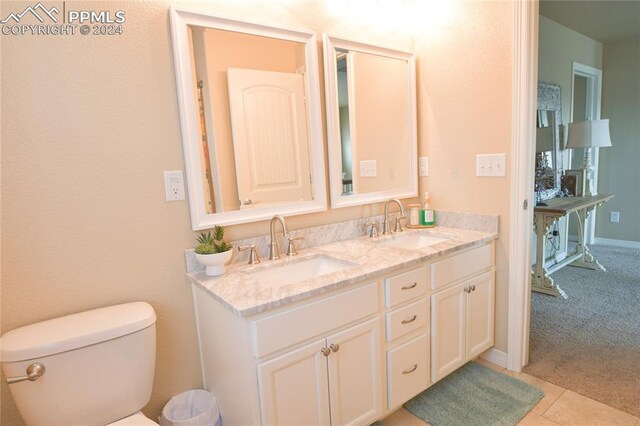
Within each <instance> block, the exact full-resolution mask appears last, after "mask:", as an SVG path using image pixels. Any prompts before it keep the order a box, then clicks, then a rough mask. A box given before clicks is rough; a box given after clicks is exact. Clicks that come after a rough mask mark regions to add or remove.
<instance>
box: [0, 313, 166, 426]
mask: <svg viewBox="0 0 640 426" xmlns="http://www.w3.org/2000/svg"><path fill="white" fill-rule="evenodd" d="M155 322H156V314H155V312H154V310H153V308H152V307H151V305H149V304H148V303H144V302H133V303H125V304H122V305H116V306H108V307H105V308H100V309H95V310H92V311H87V312H81V313H78V314H73V315H68V316H65V317H61V318H55V319H52V320H49V321H43V322H39V323H36V324H31V325H28V326H25V327H21V328H18V329H15V330H11V331H9V332H8V333H6V334H5V335H4V336H2V339H1V340H0V344H1V350H0V360H1V361H2V368H3V371H4V374H5V376H6V377H7V378H14V377H19V376H25V375H26V370H27V368H28V367H29V366H30V365H31V364H34V363H41V364H42V365H44V367H45V369H46V371H45V373H44V374H43V375H42V376H41V377H39V378H38V379H37V380H35V381H29V380H25V381H22V382H19V383H14V384H11V385H9V389H10V390H11V395H12V396H13V399H14V401H15V403H16V405H17V406H18V410H19V411H20V414H21V415H22V418H23V419H24V421H25V422H26V423H27V424H28V425H83V426H84V425H105V424H108V423H111V422H114V421H116V420H119V419H121V418H124V417H127V416H129V415H131V414H133V413H135V412H136V411H138V410H140V409H141V408H142V407H144V406H145V405H146V404H147V403H148V402H149V398H150V397H151V388H152V386H153V375H154V370H155V350H156V331H155Z"/></svg>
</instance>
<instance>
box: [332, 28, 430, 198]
mask: <svg viewBox="0 0 640 426" xmlns="http://www.w3.org/2000/svg"><path fill="white" fill-rule="evenodd" d="M323 41H324V76H325V90H326V103H327V132H328V145H329V146H328V151H329V181H330V193H331V206H332V207H334V208H339V207H346V206H354V205H359V204H368V203H373V202H377V201H384V200H388V199H390V198H409V197H416V196H417V195H418V173H417V164H418V144H417V130H416V77H415V59H414V55H413V54H412V53H410V52H404V51H399V50H394V49H389V48H385V47H379V46H374V45H370V44H365V43H360V42H356V41H352V40H347V39H344V38H339V37H334V36H331V35H327V34H324V35H323Z"/></svg>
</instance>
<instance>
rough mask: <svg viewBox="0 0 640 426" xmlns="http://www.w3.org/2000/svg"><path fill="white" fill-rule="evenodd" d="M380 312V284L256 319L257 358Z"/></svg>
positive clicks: (368, 285) (254, 335)
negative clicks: (378, 289)
mask: <svg viewBox="0 0 640 426" xmlns="http://www.w3.org/2000/svg"><path fill="white" fill-rule="evenodd" d="M377 311H378V291H377V283H375V282H374V283H370V284H367V285H364V286H362V287H358V288H356V289H353V290H349V291H347V292H344V293H340V294H338V295H335V296H332V297H328V298H326V299H323V300H319V301H317V302H312V303H309V304H306V305H303V306H300V307H297V308H294V309H290V310H288V311H284V312H279V313H277V314H275V315H272V316H270V317H266V318H262V319H259V320H257V321H254V322H253V324H252V333H253V341H254V353H255V356H256V357H257V358H260V357H263V356H265V355H269V354H270V353H273V352H276V351H278V350H280V349H283V348H286V347H287V346H291V345H294V344H296V343H298V342H301V341H303V340H306V339H308V338H311V337H313V336H317V335H319V334H322V333H325V332H328V331H331V330H333V329H336V328H338V327H341V326H343V325H346V324H348V323H350V322H353V321H356V320H358V319H360V318H364V317H366V316H369V315H373V314H375V313H376V312H377Z"/></svg>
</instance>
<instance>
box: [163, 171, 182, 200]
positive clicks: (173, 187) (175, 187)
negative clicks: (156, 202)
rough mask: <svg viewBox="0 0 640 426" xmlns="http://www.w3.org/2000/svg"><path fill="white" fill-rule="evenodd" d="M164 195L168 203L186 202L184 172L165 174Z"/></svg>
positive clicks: (167, 172)
mask: <svg viewBox="0 0 640 426" xmlns="http://www.w3.org/2000/svg"><path fill="white" fill-rule="evenodd" d="M164 195H165V200H166V201H181V200H184V198H185V197H184V175H183V174H182V170H170V171H165V172H164Z"/></svg>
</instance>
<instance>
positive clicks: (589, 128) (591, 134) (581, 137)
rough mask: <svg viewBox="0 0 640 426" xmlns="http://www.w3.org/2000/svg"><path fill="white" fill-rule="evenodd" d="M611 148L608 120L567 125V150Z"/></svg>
mask: <svg viewBox="0 0 640 426" xmlns="http://www.w3.org/2000/svg"><path fill="white" fill-rule="evenodd" d="M606 146H611V137H610V136H609V120H608V119H607V120H590V121H582V122H579V123H569V140H568V141H567V148H571V149H575V148H602V147H606Z"/></svg>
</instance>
